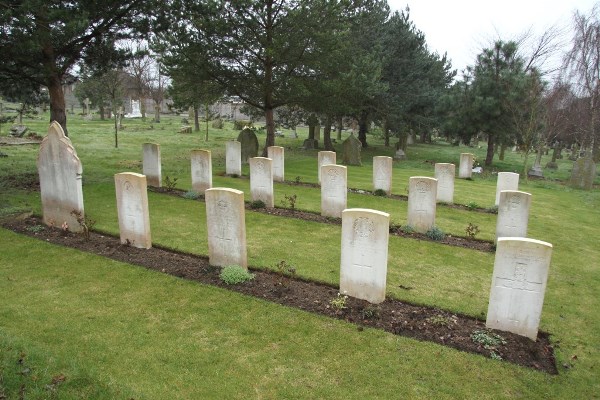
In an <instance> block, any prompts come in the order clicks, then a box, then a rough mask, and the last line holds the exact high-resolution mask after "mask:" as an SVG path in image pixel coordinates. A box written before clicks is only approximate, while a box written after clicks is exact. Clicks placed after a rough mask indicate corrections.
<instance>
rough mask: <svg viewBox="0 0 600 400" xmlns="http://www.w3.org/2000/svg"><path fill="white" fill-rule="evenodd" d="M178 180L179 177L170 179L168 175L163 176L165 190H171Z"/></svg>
mask: <svg viewBox="0 0 600 400" xmlns="http://www.w3.org/2000/svg"><path fill="white" fill-rule="evenodd" d="M178 180H179V178H173V179H171V178H169V176H168V175H167V176H166V177H165V189H166V190H167V192H172V191H173V190H174V189H175V186H177V181H178Z"/></svg>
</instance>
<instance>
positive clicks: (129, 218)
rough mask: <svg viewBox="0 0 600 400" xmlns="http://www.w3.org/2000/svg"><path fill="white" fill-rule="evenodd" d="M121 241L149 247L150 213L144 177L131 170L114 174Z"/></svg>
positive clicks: (131, 244) (150, 242) (134, 245)
mask: <svg viewBox="0 0 600 400" xmlns="http://www.w3.org/2000/svg"><path fill="white" fill-rule="evenodd" d="M115 189H116V193H117V214H118V218H119V232H120V236H121V243H124V244H129V245H130V246H133V247H139V248H142V249H149V248H150V247H152V238H151V236H150V213H149V209H148V191H147V189H148V188H147V181H146V177H145V176H144V175H141V174H136V173H133V172H123V173H120V174H115Z"/></svg>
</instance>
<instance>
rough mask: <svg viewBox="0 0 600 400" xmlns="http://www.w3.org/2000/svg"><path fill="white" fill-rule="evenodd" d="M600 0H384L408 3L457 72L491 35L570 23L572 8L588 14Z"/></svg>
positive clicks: (397, 4)
mask: <svg viewBox="0 0 600 400" xmlns="http://www.w3.org/2000/svg"><path fill="white" fill-rule="evenodd" d="M597 1H600V0H546V1H544V0H504V1H500V0H496V1H489V0H453V1H446V0H388V3H389V5H390V8H391V9H392V10H393V11H396V10H398V11H401V10H403V9H404V8H406V6H407V5H408V6H409V7H410V18H411V20H412V21H413V22H414V23H415V25H416V27H417V28H418V29H419V30H421V31H422V32H423V33H425V37H426V39H427V44H428V45H429V48H430V50H433V51H437V52H438V53H440V54H443V53H445V52H446V53H448V56H449V57H450V58H451V59H452V67H453V68H455V69H457V70H458V71H459V73H460V71H461V70H462V69H464V68H465V67H466V66H467V65H473V64H474V62H475V58H476V56H477V54H479V53H480V50H481V49H482V48H483V47H484V46H486V45H487V44H489V43H490V40H491V39H495V38H501V39H504V40H509V39H512V38H515V37H517V36H518V35H520V34H522V33H523V32H525V31H527V30H528V29H529V28H533V30H534V32H536V33H538V34H539V33H541V32H543V31H545V30H546V29H547V28H548V27H550V26H552V25H554V24H558V25H560V26H565V27H568V26H570V22H571V17H572V15H573V11H574V10H576V9H577V10H579V11H581V12H583V13H585V14H587V13H589V11H590V10H591V9H592V6H593V5H594V3H595V2H597Z"/></svg>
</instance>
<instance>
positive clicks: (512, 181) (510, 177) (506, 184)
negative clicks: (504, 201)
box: [494, 172, 519, 206]
mask: <svg viewBox="0 0 600 400" xmlns="http://www.w3.org/2000/svg"><path fill="white" fill-rule="evenodd" d="M503 190H519V174H516V173H514V172H498V180H497V181H496V202H495V203H494V204H495V205H496V206H497V205H499V204H500V192H501V191H503Z"/></svg>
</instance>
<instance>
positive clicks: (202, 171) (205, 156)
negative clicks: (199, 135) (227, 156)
mask: <svg viewBox="0 0 600 400" xmlns="http://www.w3.org/2000/svg"><path fill="white" fill-rule="evenodd" d="M191 162H192V190H194V191H195V192H196V193H199V194H204V191H205V190H206V189H210V188H211V187H212V159H211V153H210V151H209V150H192V154H191Z"/></svg>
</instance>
